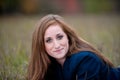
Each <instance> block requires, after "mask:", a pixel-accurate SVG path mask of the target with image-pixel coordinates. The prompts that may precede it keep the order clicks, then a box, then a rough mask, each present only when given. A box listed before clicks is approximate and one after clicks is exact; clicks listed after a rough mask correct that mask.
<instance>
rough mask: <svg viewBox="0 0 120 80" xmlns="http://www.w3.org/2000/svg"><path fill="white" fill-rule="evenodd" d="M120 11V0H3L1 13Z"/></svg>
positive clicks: (0, 8)
mask: <svg viewBox="0 0 120 80" xmlns="http://www.w3.org/2000/svg"><path fill="white" fill-rule="evenodd" d="M53 12H54V13H63V14H64V13H69V14H71V13H76V14H78V13H120V1H119V0H50V1H49V0H1V1H0V14H10V13H26V14H33V13H34V14H43V13H53Z"/></svg>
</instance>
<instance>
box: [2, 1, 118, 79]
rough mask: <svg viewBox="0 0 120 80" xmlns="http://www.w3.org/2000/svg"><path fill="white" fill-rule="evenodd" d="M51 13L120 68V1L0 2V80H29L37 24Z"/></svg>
mask: <svg viewBox="0 0 120 80" xmlns="http://www.w3.org/2000/svg"><path fill="white" fill-rule="evenodd" d="M49 13H54V14H59V15H61V16H63V17H64V18H65V19H66V21H67V22H68V23H69V24H70V25H71V26H72V27H74V28H75V30H76V32H77V33H78V35H79V36H81V37H82V38H83V39H85V40H87V41H88V42H90V43H91V44H93V46H95V47H96V48H97V49H98V50H99V51H101V52H102V53H103V54H104V55H105V56H106V57H108V58H109V59H110V60H111V61H112V62H113V64H115V66H118V65H120V49H119V48H120V0H0V80H25V78H26V73H27V66H28V61H29V56H30V54H31V38H32V33H33V30H34V28H35V24H36V22H37V21H38V20H39V19H40V18H41V17H42V16H43V15H46V14H49Z"/></svg>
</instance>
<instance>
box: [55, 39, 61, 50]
mask: <svg viewBox="0 0 120 80" xmlns="http://www.w3.org/2000/svg"><path fill="white" fill-rule="evenodd" d="M54 47H55V49H59V48H60V44H59V42H58V41H56V40H55V41H54Z"/></svg>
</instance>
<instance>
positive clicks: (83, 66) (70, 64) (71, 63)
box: [45, 51, 120, 80]
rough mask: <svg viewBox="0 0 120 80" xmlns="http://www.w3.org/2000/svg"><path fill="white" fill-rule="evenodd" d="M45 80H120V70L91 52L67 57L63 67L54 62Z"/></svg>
mask: <svg viewBox="0 0 120 80" xmlns="http://www.w3.org/2000/svg"><path fill="white" fill-rule="evenodd" d="M45 80H120V68H119V69H118V68H112V67H110V66H109V65H107V64H105V63H104V61H103V60H101V59H100V58H99V57H98V56H96V55H95V54H94V53H92V52H90V51H81V52H78V53H75V54H73V55H71V56H69V57H67V59H66V61H65V62H64V65H63V67H61V65H60V64H58V63H57V62H56V61H55V60H53V61H52V63H51V65H50V66H49V68H48V71H47V73H46V75H45Z"/></svg>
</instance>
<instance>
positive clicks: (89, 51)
mask: <svg viewBox="0 0 120 80" xmlns="http://www.w3.org/2000/svg"><path fill="white" fill-rule="evenodd" d="M28 80H120V70H119V69H118V68H115V67H114V65H113V64H112V63H111V62H110V61H109V60H108V59H107V58H106V57H105V56H103V55H102V53H100V52H99V51H98V50H96V49H95V48H94V47H92V46H91V45H90V44H89V43H88V42H86V41H85V40H83V39H82V38H80V37H78V36H77V35H76V33H75V32H74V31H73V29H71V28H70V27H69V26H68V25H67V24H66V23H65V21H64V20H63V18H62V17H60V16H58V15H53V14H49V15H46V16H45V17H43V18H42V19H41V20H40V21H39V22H38V24H37V27H36V29H35V31H34V33H33V38H32V54H31V59H30V62H29V67H28Z"/></svg>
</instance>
